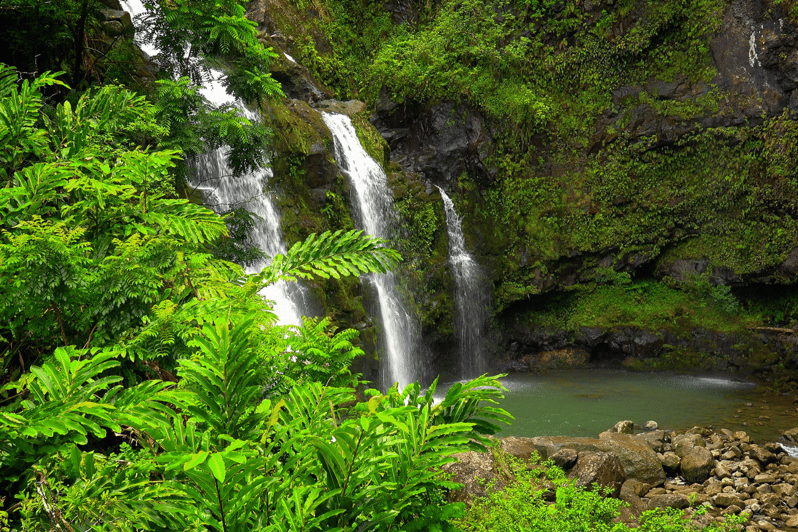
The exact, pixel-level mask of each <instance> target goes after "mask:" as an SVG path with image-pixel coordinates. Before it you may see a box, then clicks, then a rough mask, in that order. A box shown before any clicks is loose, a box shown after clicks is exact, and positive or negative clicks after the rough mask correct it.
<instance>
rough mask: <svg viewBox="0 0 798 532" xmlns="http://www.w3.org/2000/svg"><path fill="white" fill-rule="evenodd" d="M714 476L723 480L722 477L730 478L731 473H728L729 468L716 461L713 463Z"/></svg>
mask: <svg viewBox="0 0 798 532" xmlns="http://www.w3.org/2000/svg"><path fill="white" fill-rule="evenodd" d="M715 476H716V477H718V478H719V479H721V480H723V479H724V478H731V473H729V470H728V469H726V466H724V465H723V464H722V463H720V462H718V463H717V464H715Z"/></svg>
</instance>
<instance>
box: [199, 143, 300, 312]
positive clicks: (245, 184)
mask: <svg viewBox="0 0 798 532" xmlns="http://www.w3.org/2000/svg"><path fill="white" fill-rule="evenodd" d="M196 168H197V173H196V177H195V181H196V183H190V184H191V185H192V186H196V189H197V190H200V191H202V193H203V195H204V197H205V204H206V205H208V206H209V207H210V208H212V209H213V210H214V211H216V212H224V211H229V210H231V209H235V208H239V207H244V208H245V209H246V210H248V211H249V212H251V213H253V214H255V215H256V216H257V218H256V219H255V227H254V228H253V230H252V233H251V235H250V236H251V237H252V240H253V241H254V242H255V243H256V244H257V246H258V247H259V248H260V249H261V250H262V251H263V252H265V253H266V254H267V255H268V256H269V257H273V256H274V255H277V254H278V253H280V254H285V252H286V248H285V244H284V243H283V238H282V234H281V232H280V217H279V216H278V215H277V210H276V209H275V207H274V204H273V203H272V199H271V197H269V195H268V194H266V193H265V192H264V188H265V187H266V186H267V183H268V179H269V177H271V175H272V172H271V169H269V168H262V169H260V170H258V171H254V172H249V173H247V174H245V175H242V176H240V177H238V178H231V177H230V173H231V172H230V168H229V166H228V165H227V149H226V148H219V149H216V150H212V151H210V152H208V153H205V154H203V155H201V156H199V157H198V160H197V164H196ZM264 266H265V263H263V262H260V263H257V264H254V265H251V266H249V267H247V268H246V272H247V273H258V272H260V271H261V270H262V269H263V267H264ZM260 294H261V295H262V296H263V297H265V298H266V299H269V300H271V301H274V312H275V314H277V318H278V323H279V324H280V325H300V324H301V323H302V311H303V310H304V309H306V308H307V305H306V304H305V298H306V294H305V290H304V289H303V288H302V287H301V286H300V285H299V284H297V283H288V282H286V281H279V282H278V283H275V284H273V285H271V286H268V287H266V288H264V289H263V290H261V291H260Z"/></svg>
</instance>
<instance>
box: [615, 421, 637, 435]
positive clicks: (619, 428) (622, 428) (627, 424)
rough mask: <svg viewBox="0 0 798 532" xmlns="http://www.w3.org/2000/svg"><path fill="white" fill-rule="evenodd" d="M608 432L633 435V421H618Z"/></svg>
mask: <svg viewBox="0 0 798 532" xmlns="http://www.w3.org/2000/svg"><path fill="white" fill-rule="evenodd" d="M610 432H618V433H620V434H634V433H635V424H634V421H631V420H629V419H626V420H624V421H619V422H617V423H616V424H615V426H614V427H612V428H611V429H610Z"/></svg>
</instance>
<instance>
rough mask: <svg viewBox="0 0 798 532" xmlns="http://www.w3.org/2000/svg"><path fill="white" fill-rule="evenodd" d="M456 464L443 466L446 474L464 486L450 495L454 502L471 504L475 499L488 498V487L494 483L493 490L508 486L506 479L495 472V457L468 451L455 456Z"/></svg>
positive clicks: (489, 454)
mask: <svg viewBox="0 0 798 532" xmlns="http://www.w3.org/2000/svg"><path fill="white" fill-rule="evenodd" d="M454 457H455V458H457V461H456V462H451V463H449V464H445V465H444V466H443V470H444V472H446V473H448V474H450V475H452V478H451V480H452V481H453V482H457V483H458V484H462V485H463V487H462V488H461V489H459V490H456V491H453V492H451V493H450V495H449V497H450V500H451V501H452V502H466V503H468V502H470V501H471V500H472V499H473V498H474V497H486V496H487V495H488V491H487V488H486V485H487V484H488V483H490V482H491V481H494V483H493V488H494V489H497V490H500V489H503V488H504V487H505V486H506V482H505V481H504V479H503V478H502V477H500V476H498V475H496V472H495V470H494V463H493V455H492V454H491V453H478V452H476V451H468V452H466V453H458V454H455V455H454Z"/></svg>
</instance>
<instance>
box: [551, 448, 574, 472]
mask: <svg viewBox="0 0 798 532" xmlns="http://www.w3.org/2000/svg"><path fill="white" fill-rule="evenodd" d="M578 458H579V453H577V452H576V451H575V450H573V449H560V450H559V451H557V452H556V453H554V454H553V455H551V456H550V457H549V459H550V460H551V461H552V462H554V465H556V466H557V467H559V468H560V469H563V470H568V469H571V468H572V467H573V466H574V464H576V461H577V459H578Z"/></svg>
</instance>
